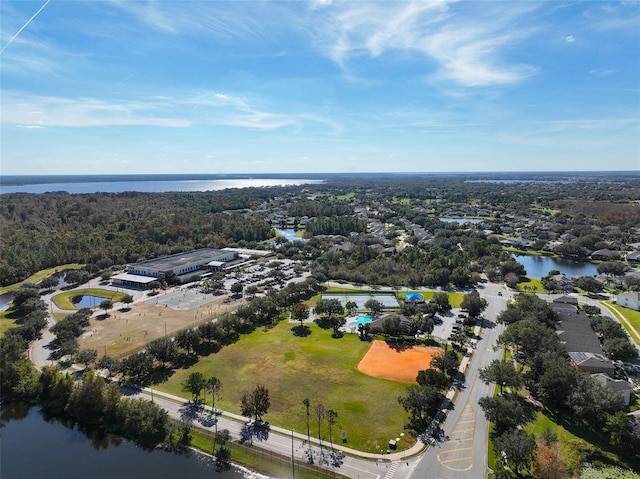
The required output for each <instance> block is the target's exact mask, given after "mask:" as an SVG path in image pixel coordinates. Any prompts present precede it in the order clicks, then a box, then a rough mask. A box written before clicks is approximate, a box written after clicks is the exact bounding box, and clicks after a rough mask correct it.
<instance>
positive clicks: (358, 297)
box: [322, 293, 400, 311]
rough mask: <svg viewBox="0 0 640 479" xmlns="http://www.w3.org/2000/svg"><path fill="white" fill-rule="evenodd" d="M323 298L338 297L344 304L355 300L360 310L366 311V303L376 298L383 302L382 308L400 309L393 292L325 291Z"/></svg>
mask: <svg viewBox="0 0 640 479" xmlns="http://www.w3.org/2000/svg"><path fill="white" fill-rule="evenodd" d="M322 299H338V300H339V301H340V302H341V303H342V306H345V305H346V304H347V302H348V301H353V302H354V303H356V304H357V305H358V306H357V308H358V311H366V310H367V308H366V307H365V303H366V302H367V301H369V300H370V299H375V300H376V301H378V302H379V303H380V304H382V309H384V310H389V309H399V308H400V303H398V298H396V296H395V294H393V293H388V294H384V293H376V294H367V293H361V294H346V293H325V294H323V295H322Z"/></svg>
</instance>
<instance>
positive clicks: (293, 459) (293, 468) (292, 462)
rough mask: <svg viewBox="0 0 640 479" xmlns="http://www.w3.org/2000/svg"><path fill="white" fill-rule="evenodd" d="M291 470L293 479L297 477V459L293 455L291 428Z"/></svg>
mask: <svg viewBox="0 0 640 479" xmlns="http://www.w3.org/2000/svg"><path fill="white" fill-rule="evenodd" d="M291 472H292V474H293V479H296V460H295V458H294V456H293V429H292V430H291Z"/></svg>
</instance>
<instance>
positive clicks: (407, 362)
mask: <svg viewBox="0 0 640 479" xmlns="http://www.w3.org/2000/svg"><path fill="white" fill-rule="evenodd" d="M436 354H442V349H440V348H425V347H422V346H413V347H408V348H404V349H394V348H391V347H390V346H389V345H388V344H387V343H385V342H384V341H374V342H373V343H372V344H371V347H370V348H369V351H367V354H365V355H364V358H362V360H361V361H360V363H358V370H360V371H361V372H363V373H365V374H368V375H369V376H375V377H378V378H384V379H393V380H394V381H401V382H405V383H415V382H416V377H417V376H418V371H421V370H423V369H429V365H430V364H431V358H432V357H433V356H435V355H436Z"/></svg>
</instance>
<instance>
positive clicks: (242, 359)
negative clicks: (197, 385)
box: [158, 321, 414, 452]
mask: <svg viewBox="0 0 640 479" xmlns="http://www.w3.org/2000/svg"><path fill="white" fill-rule="evenodd" d="M292 326H293V325H292V324H290V323H288V322H284V321H283V322H281V323H280V324H279V325H277V326H276V327H275V328H273V329H271V330H269V331H267V332H264V331H262V330H257V331H255V332H253V333H251V334H249V335H245V336H242V338H241V339H240V341H239V342H237V343H236V344H233V345H231V346H227V347H224V348H223V349H222V350H221V351H219V352H218V353H217V354H214V355H210V356H208V357H204V358H200V361H199V362H198V363H197V364H195V365H194V366H192V367H190V368H188V369H180V370H177V371H175V373H174V374H173V376H172V377H171V378H170V380H169V381H168V382H166V383H163V384H160V385H158V389H160V390H164V391H167V392H170V393H173V394H177V395H181V396H184V395H185V393H183V392H182V386H181V384H182V383H183V382H184V380H185V379H186V377H187V376H188V375H189V374H190V373H191V372H196V371H199V372H202V373H203V374H204V375H205V376H207V377H209V376H216V377H218V378H219V379H220V380H221V381H222V384H223V390H222V400H221V402H220V403H219V405H220V407H221V408H222V409H225V410H228V411H231V412H235V413H239V412H240V398H241V395H242V393H243V391H247V390H251V389H253V388H254V387H255V386H256V385H258V384H263V385H265V386H266V387H267V388H268V389H269V394H270V397H271V407H270V409H269V413H268V414H267V415H266V417H265V420H267V421H269V422H271V423H273V424H276V425H279V426H283V427H286V428H293V429H295V430H296V431H298V432H300V433H305V432H306V430H307V426H306V414H305V408H304V406H303V403H302V401H303V399H305V398H309V399H310V400H311V403H312V406H311V407H312V411H313V408H314V406H315V405H317V404H319V403H322V404H323V405H324V407H325V408H326V409H333V410H335V411H337V412H338V415H339V416H338V420H337V424H336V426H334V428H333V437H334V440H335V439H338V440H340V437H341V432H342V430H345V431H346V433H347V440H348V444H349V446H351V447H354V448H356V449H360V450H363V451H370V452H378V451H380V449H382V448H385V449H386V444H387V442H388V441H389V439H393V438H396V437H400V433H402V432H404V431H403V425H404V423H405V422H406V420H407V415H406V413H405V411H404V410H403V409H402V407H400V405H399V404H398V396H399V395H401V394H403V393H404V391H405V390H406V386H407V385H406V384H402V383H398V382H395V381H388V380H384V379H377V378H373V377H369V376H366V375H365V374H362V373H360V372H359V371H358V370H357V364H358V362H359V361H360V359H361V358H362V357H363V356H364V354H365V353H366V351H367V350H368V348H369V343H367V342H362V341H360V340H359V339H358V336H357V335H349V334H347V335H345V336H344V337H343V338H340V339H333V338H331V332H330V331H326V330H323V329H320V328H319V327H318V326H316V325H315V324H310V325H309V327H310V328H311V334H310V335H309V336H307V337H295V336H293V333H292V332H291V327H292ZM311 435H312V436H314V437H317V435H318V431H317V419H314V416H313V412H312V416H311ZM322 436H323V438H324V439H325V440H326V439H328V436H329V433H328V429H327V425H326V421H323V424H322ZM413 443H414V441H413V439H410V435H409V434H405V435H404V438H403V440H402V441H401V443H400V447H401V448H404V447H408V446H409V445H411V444H413Z"/></svg>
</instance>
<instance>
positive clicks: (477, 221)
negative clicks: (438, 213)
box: [438, 218, 484, 225]
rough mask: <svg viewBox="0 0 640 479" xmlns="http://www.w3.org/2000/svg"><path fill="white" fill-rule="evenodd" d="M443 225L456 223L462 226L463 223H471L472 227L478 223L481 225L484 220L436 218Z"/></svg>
mask: <svg viewBox="0 0 640 479" xmlns="http://www.w3.org/2000/svg"><path fill="white" fill-rule="evenodd" d="M438 219H439V220H440V221H442V222H443V223H458V224H459V225H463V224H465V223H471V224H472V225H477V224H478V223H482V222H483V221H484V220H481V219H478V218H438Z"/></svg>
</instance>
